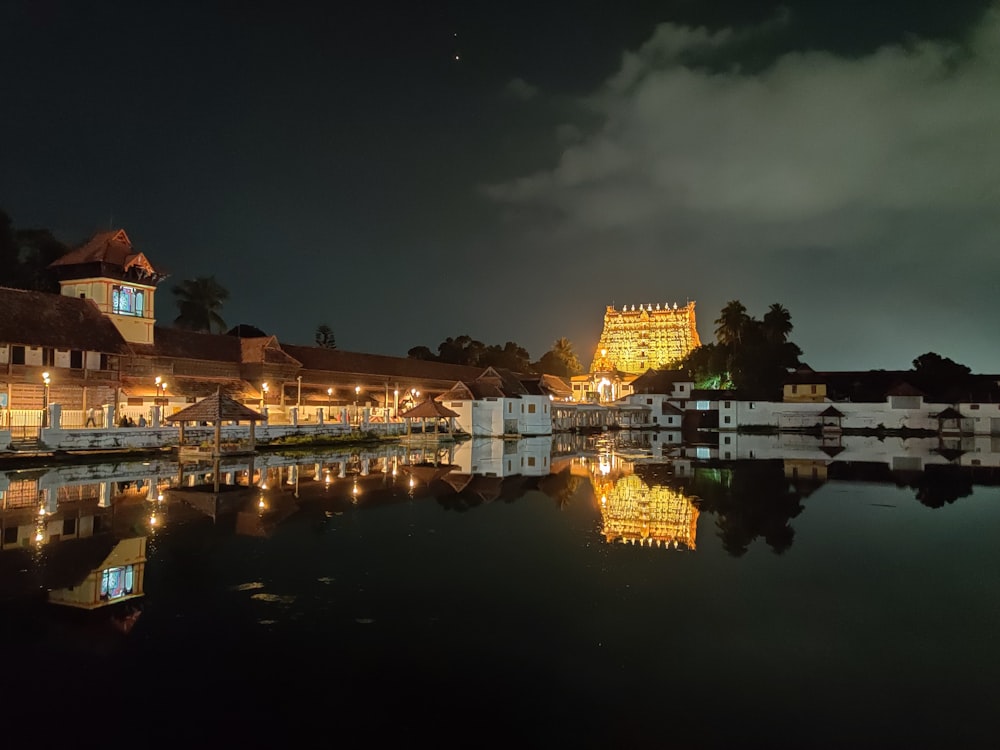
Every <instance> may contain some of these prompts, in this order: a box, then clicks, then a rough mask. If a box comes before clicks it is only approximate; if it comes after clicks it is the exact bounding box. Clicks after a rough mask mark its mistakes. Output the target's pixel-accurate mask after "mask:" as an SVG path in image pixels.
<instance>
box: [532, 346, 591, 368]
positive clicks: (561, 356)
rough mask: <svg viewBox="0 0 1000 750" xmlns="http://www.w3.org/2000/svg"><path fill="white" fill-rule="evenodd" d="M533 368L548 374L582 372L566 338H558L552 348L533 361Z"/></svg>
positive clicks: (581, 366)
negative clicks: (536, 360)
mask: <svg viewBox="0 0 1000 750" xmlns="http://www.w3.org/2000/svg"><path fill="white" fill-rule="evenodd" d="M534 369H535V370H537V371H539V372H544V373H548V374H549V375H558V376H560V377H572V376H573V375H579V374H580V373H581V372H583V365H581V364H580V360H579V359H578V358H577V356H576V353H575V352H574V351H573V344H572V343H571V342H570V340H569V339H567V338H559V339H556V340H555V343H553V344H552V348H551V349H549V350H548V351H547V352H545V354H543V355H542V357H541V359H539V360H538V362H536V363H535V365H534Z"/></svg>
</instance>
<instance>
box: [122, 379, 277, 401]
mask: <svg viewBox="0 0 1000 750" xmlns="http://www.w3.org/2000/svg"><path fill="white" fill-rule="evenodd" d="M166 380H167V389H166V396H167V397H168V398H169V397H171V396H191V397H195V398H206V397H208V396H211V395H212V394H213V393H215V392H216V391H221V392H222V394H223V395H224V396H229V398H233V399H247V398H254V399H255V398H258V397H259V396H260V391H259V390H258V389H257V388H255V387H254V386H252V385H251V384H250V383H249V382H247V381H246V380H240V379H238V378H204V377H195V376H185V375H168V376H167V377H166ZM122 390H123V391H124V392H125V395H127V396H157V395H159V394H157V392H156V383H155V381H154V380H153V379H152V378H150V377H137V376H134V375H123V376H122Z"/></svg>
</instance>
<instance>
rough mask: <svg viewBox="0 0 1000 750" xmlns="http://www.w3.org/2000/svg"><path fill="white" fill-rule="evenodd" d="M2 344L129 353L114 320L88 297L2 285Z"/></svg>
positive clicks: (0, 327) (0, 310) (0, 311)
mask: <svg viewBox="0 0 1000 750" xmlns="http://www.w3.org/2000/svg"><path fill="white" fill-rule="evenodd" d="M0 343H4V344H17V345H22V346H44V347H52V348H54V349H82V350H85V351H91V352H102V353H104V354H127V353H128V351H129V349H128V345H127V344H126V343H125V340H124V339H123V338H122V336H121V334H120V333H119V332H118V329H117V328H115V325H114V323H112V322H111V320H110V319H109V318H107V317H105V316H104V315H103V314H101V311H100V310H98V309H97V306H96V305H95V304H94V303H93V302H92V301H91V300H87V299H78V298H76V297H67V296H64V295H61V294H52V293H50V292H33V291H26V290H23V289H6V288H2V287H0Z"/></svg>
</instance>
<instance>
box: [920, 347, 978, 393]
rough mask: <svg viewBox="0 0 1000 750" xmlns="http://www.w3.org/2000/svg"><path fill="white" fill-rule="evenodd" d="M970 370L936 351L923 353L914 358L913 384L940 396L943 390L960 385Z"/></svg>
mask: <svg viewBox="0 0 1000 750" xmlns="http://www.w3.org/2000/svg"><path fill="white" fill-rule="evenodd" d="M970 372H972V370H971V369H969V368H968V367H966V366H965V365H960V364H959V363H958V362H955V361H954V360H952V359H949V358H948V357H942V356H941V355H940V354H937V353H936V352H927V353H926V354H921V355H920V356H919V357H917V358H916V359H915V360H913V381H914V383H913V384H914V385H915V386H917V387H918V388H920V389H921V390H924V391H926V392H927V393H928V394H929V395H934V396H940V395H941V392H942V391H944V390H946V389H948V388H950V387H951V386H957V385H959V384H960V383H961V382H962V381H963V380H964V379H965V376H966V375H968V374H969V373H970Z"/></svg>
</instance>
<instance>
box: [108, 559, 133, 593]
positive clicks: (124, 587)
mask: <svg viewBox="0 0 1000 750" xmlns="http://www.w3.org/2000/svg"><path fill="white" fill-rule="evenodd" d="M134 579H135V572H134V571H133V569H132V566H131V565H125V566H124V567H120V568H108V569H107V570H105V571H104V572H103V573H101V599H104V600H108V599H118V598H120V597H123V596H126V595H127V594H131V593H132V586H133V584H134V583H135V580H134Z"/></svg>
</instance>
